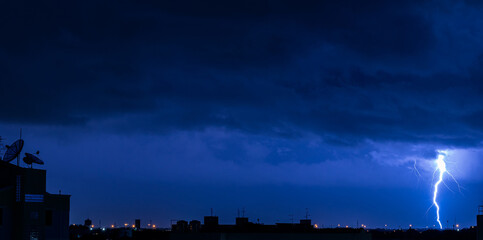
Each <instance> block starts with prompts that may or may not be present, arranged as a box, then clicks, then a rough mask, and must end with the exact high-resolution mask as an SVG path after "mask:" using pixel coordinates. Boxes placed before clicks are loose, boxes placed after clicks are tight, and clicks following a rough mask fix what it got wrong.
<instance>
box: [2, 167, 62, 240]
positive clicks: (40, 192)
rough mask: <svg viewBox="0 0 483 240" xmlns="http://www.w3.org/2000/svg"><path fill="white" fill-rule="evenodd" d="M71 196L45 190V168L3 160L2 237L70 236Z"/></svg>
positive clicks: (46, 239) (45, 239)
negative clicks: (28, 166) (33, 167)
mask: <svg viewBox="0 0 483 240" xmlns="http://www.w3.org/2000/svg"><path fill="white" fill-rule="evenodd" d="M69 211H70V195H61V194H49V193H47V192H46V171H45V170H41V169H32V168H23V167H18V166H16V165H13V164H10V163H7V162H5V161H0V239H2V240H3V239H5V240H7V239H19V240H63V239H68V238H69V232H68V229H69Z"/></svg>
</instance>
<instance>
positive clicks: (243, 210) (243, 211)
mask: <svg viewBox="0 0 483 240" xmlns="http://www.w3.org/2000/svg"><path fill="white" fill-rule="evenodd" d="M242 217H245V207H243V208H242Z"/></svg>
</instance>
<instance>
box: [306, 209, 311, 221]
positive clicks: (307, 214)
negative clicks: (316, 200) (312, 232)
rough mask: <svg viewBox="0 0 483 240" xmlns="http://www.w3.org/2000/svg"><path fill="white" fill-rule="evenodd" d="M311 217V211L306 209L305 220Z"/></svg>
mask: <svg viewBox="0 0 483 240" xmlns="http://www.w3.org/2000/svg"><path fill="white" fill-rule="evenodd" d="M309 216H310V214H309V209H308V208H306V209H305V219H309Z"/></svg>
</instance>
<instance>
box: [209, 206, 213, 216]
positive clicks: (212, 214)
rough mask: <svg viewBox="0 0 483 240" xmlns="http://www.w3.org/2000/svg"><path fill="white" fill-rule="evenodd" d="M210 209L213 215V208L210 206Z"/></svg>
mask: <svg viewBox="0 0 483 240" xmlns="http://www.w3.org/2000/svg"><path fill="white" fill-rule="evenodd" d="M210 210H211V216H212V217H213V208H210Z"/></svg>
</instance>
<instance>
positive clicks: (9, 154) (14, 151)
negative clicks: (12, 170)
mask: <svg viewBox="0 0 483 240" xmlns="http://www.w3.org/2000/svg"><path fill="white" fill-rule="evenodd" d="M23 144H24V141H23V140H22V139H19V140H17V141H15V142H14V143H13V144H12V145H10V146H8V145H7V146H5V147H7V151H6V152H5V155H3V161H6V162H11V161H12V160H14V159H15V158H16V157H18V155H19V154H20V152H21V151H22V148H23Z"/></svg>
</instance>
